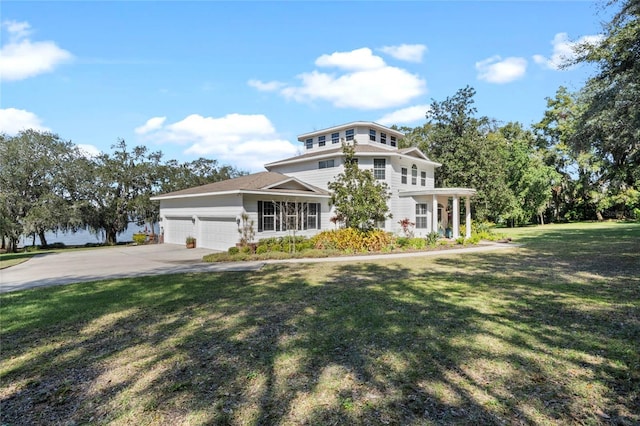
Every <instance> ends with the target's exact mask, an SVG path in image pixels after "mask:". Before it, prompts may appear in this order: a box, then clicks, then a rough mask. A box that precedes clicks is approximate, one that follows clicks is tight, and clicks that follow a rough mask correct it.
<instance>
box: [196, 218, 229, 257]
mask: <svg viewBox="0 0 640 426" xmlns="http://www.w3.org/2000/svg"><path fill="white" fill-rule="evenodd" d="M200 240H201V241H202V243H198V246H199V247H203V248H210V249H214V250H227V249H228V248H229V247H232V246H234V245H235V243H236V242H237V241H238V225H237V223H236V219H235V217H229V218H220V217H218V218H200Z"/></svg>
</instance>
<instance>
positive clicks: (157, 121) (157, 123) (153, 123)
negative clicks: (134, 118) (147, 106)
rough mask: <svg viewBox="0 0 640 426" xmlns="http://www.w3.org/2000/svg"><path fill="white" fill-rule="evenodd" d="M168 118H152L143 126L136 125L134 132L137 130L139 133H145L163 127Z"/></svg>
mask: <svg viewBox="0 0 640 426" xmlns="http://www.w3.org/2000/svg"><path fill="white" fill-rule="evenodd" d="M166 119H167V117H153V118H150V119H148V120H147V122H146V123H144V124H143V125H142V126H140V127H136V128H135V130H134V132H136V133H137V134H138V135H144V134H145V133H149V132H152V131H154V130H157V129H159V128H161V127H162V125H163V124H164V122H165V120H166Z"/></svg>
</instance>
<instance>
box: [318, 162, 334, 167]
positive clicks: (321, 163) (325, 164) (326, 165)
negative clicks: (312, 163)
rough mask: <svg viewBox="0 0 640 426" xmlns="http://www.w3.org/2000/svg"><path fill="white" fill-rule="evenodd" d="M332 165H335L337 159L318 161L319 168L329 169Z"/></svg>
mask: <svg viewBox="0 0 640 426" xmlns="http://www.w3.org/2000/svg"><path fill="white" fill-rule="evenodd" d="M330 167H335V160H323V161H319V162H318V168H319V169H328V168H330Z"/></svg>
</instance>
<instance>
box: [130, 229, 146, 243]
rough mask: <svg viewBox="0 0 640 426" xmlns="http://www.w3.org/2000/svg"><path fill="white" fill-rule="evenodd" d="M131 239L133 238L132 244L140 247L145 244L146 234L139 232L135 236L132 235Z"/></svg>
mask: <svg viewBox="0 0 640 426" xmlns="http://www.w3.org/2000/svg"><path fill="white" fill-rule="evenodd" d="M132 238H133V242H134V243H136V244H138V245H142V244H144V243H146V242H147V234H143V233H141V232H139V233H137V234H133V237H132Z"/></svg>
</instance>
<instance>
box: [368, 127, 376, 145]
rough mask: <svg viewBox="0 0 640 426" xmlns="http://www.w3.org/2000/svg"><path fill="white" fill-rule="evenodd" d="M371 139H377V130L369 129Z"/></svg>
mask: <svg viewBox="0 0 640 426" xmlns="http://www.w3.org/2000/svg"><path fill="white" fill-rule="evenodd" d="M369 140H370V141H374V142H375V141H376V131H375V130H373V129H369Z"/></svg>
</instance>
